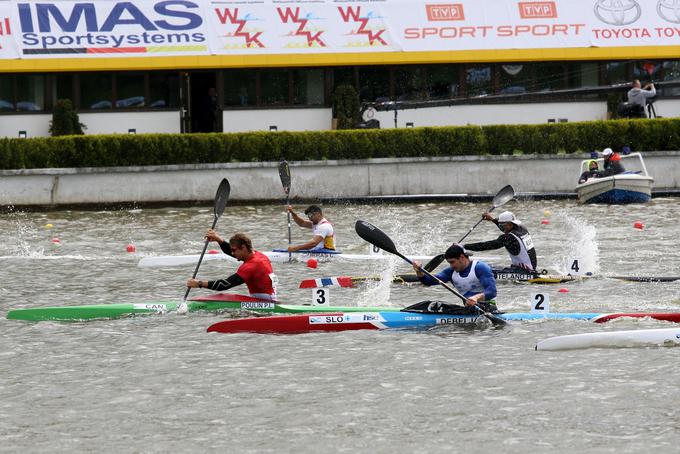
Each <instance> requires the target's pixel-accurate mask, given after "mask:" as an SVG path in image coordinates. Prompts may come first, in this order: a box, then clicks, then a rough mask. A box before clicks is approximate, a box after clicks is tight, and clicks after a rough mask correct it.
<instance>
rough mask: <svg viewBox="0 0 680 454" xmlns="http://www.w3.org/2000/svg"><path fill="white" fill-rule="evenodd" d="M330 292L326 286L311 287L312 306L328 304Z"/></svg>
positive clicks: (329, 303)
mask: <svg viewBox="0 0 680 454" xmlns="http://www.w3.org/2000/svg"><path fill="white" fill-rule="evenodd" d="M330 301H331V292H330V290H329V289H328V288H326V287H321V288H313V289H312V306H330V305H331V302H330Z"/></svg>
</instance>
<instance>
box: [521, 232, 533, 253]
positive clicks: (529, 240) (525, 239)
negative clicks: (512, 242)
mask: <svg viewBox="0 0 680 454" xmlns="http://www.w3.org/2000/svg"><path fill="white" fill-rule="evenodd" d="M522 243H524V247H526V248H527V251H528V250H529V249H533V248H534V240H533V239H532V238H531V235H528V234H527V235H524V236H523V237H522Z"/></svg>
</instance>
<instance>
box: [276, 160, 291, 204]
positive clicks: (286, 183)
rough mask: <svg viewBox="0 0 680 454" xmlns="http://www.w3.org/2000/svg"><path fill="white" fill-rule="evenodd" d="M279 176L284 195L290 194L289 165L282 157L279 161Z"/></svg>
mask: <svg viewBox="0 0 680 454" xmlns="http://www.w3.org/2000/svg"><path fill="white" fill-rule="evenodd" d="M279 177H281V185H282V186H283V192H285V193H286V195H289V194H290V167H288V161H286V160H285V159H282V160H281V162H279Z"/></svg>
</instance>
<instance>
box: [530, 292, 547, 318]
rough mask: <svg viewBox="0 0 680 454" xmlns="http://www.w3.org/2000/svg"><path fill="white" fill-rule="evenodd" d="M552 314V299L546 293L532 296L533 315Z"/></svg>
mask: <svg viewBox="0 0 680 454" xmlns="http://www.w3.org/2000/svg"><path fill="white" fill-rule="evenodd" d="M548 312H550V297H549V296H548V295H547V294H546V293H534V294H533V295H531V313H532V314H537V313H538V314H547V313H548Z"/></svg>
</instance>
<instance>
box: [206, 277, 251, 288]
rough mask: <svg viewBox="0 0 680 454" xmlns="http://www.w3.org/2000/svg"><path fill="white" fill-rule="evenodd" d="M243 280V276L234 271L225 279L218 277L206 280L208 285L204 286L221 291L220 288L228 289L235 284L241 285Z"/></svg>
mask: <svg viewBox="0 0 680 454" xmlns="http://www.w3.org/2000/svg"><path fill="white" fill-rule="evenodd" d="M244 282H245V281H244V280H243V278H242V277H241V276H239V275H238V274H236V273H234V274H232V275H231V276H229V277H228V278H226V279H218V280H216V281H208V285H207V286H206V288H209V289H210V290H216V291H218V292H221V291H222V290H228V289H230V288H232V287H236V286H237V285H241V284H243V283H244Z"/></svg>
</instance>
